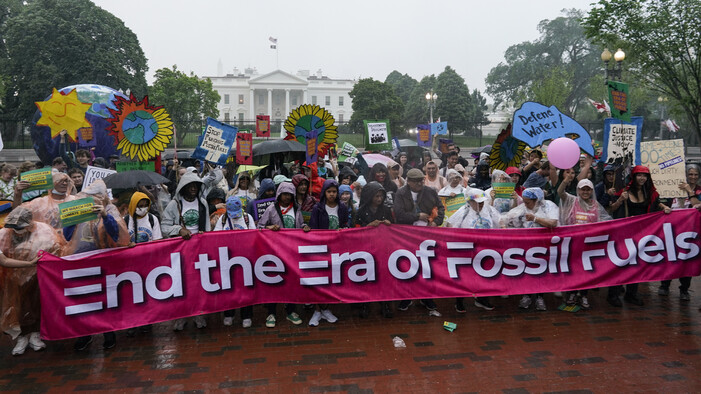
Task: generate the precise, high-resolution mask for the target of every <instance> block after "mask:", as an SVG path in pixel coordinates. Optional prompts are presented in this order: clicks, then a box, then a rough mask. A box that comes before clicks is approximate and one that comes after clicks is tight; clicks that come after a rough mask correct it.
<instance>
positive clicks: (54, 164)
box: [51, 157, 66, 167]
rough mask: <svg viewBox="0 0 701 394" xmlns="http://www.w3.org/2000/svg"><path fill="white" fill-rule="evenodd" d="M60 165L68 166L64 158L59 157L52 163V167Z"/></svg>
mask: <svg viewBox="0 0 701 394" xmlns="http://www.w3.org/2000/svg"><path fill="white" fill-rule="evenodd" d="M60 164H66V162H65V161H63V159H62V158H60V157H57V158H55V159H54V160H53V161H52V162H51V167H54V166H57V165H60Z"/></svg>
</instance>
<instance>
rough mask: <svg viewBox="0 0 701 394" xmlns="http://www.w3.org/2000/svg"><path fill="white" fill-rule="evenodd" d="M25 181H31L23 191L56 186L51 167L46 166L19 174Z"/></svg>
mask: <svg viewBox="0 0 701 394" xmlns="http://www.w3.org/2000/svg"><path fill="white" fill-rule="evenodd" d="M19 177H20V179H21V180H23V181H27V182H29V184H30V186H29V187H28V188H27V189H24V190H23V192H24V193H26V192H31V191H32V190H48V189H51V188H53V187H54V180H53V179H54V178H53V176H52V175H51V167H44V168H40V169H38V170H32V171H27V172H23V173H21V174H19Z"/></svg>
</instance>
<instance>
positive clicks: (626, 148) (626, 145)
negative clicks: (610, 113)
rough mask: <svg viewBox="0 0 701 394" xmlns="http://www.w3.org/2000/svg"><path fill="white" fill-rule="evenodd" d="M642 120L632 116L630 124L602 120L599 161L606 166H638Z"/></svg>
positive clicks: (609, 119)
mask: <svg viewBox="0 0 701 394" xmlns="http://www.w3.org/2000/svg"><path fill="white" fill-rule="evenodd" d="M642 129H643V118H642V117H641V116H633V117H632V118H631V121H630V122H624V121H622V120H619V119H613V118H606V119H604V149H603V152H602V153H601V161H603V162H604V163H606V164H617V165H620V164H622V163H625V162H627V163H631V164H635V165H637V164H640V138H641V135H642Z"/></svg>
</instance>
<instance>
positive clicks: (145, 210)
mask: <svg viewBox="0 0 701 394" xmlns="http://www.w3.org/2000/svg"><path fill="white" fill-rule="evenodd" d="M147 213H148V208H147V207H144V208H136V215H137V216H139V217H142V216H146V214H147Z"/></svg>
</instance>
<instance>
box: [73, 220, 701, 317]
mask: <svg viewBox="0 0 701 394" xmlns="http://www.w3.org/2000/svg"><path fill="white" fill-rule="evenodd" d="M674 230H675V229H674V226H673V225H672V224H671V223H667V222H665V223H662V234H660V235H659V236H658V235H654V234H644V235H641V236H640V238H639V239H634V238H624V239H619V240H617V241H613V240H611V235H610V234H604V235H597V236H589V237H586V238H584V239H583V241H582V240H581V239H579V240H578V241H577V242H576V244H577V245H580V246H581V244H580V243H583V244H584V245H586V246H585V248H584V250H583V251H582V253H581V256H580V257H581V259H577V256H574V258H575V260H573V263H579V261H581V264H582V267H583V269H584V270H585V271H594V268H595V264H597V263H598V264H613V265H615V266H616V267H627V266H636V265H638V264H639V263H641V262H642V263H648V264H657V263H660V262H662V261H668V262H679V261H687V260H691V259H694V258H697V256H699V253H700V251H701V247H700V246H699V244H698V236H699V234H698V232H695V231H685V232H681V233H679V234H675V231H674ZM572 239H573V237H569V236H565V237H562V238H561V237H559V236H553V237H552V238H550V245H545V246H534V247H530V248H528V249H524V248H516V247H514V248H508V249H505V250H503V252H501V251H500V250H495V249H491V248H480V247H479V246H478V245H476V244H475V243H474V242H445V248H443V249H441V245H440V244H439V243H438V242H437V241H436V240H431V239H429V240H423V241H421V242H420V243H419V245H418V248H416V249H413V248H409V249H410V250H407V249H397V250H394V251H392V252H391V253H390V255H389V257H388V258H387V262H386V264H387V266H386V267H387V270H388V271H389V273H390V274H391V275H392V276H393V277H394V278H396V279H398V280H409V279H413V278H416V277H417V275H418V274H419V271H420V272H421V277H422V278H424V279H427V280H431V279H434V278H433V276H434V275H433V270H432V268H433V267H432V264H438V263H439V262H443V261H445V264H446V268H447V272H448V273H449V275H450V278H451V279H454V280H459V279H461V277H469V276H470V275H471V271H474V273H475V274H476V275H477V276H479V277H482V278H495V277H497V276H499V275H503V276H506V277H518V276H521V275H529V276H540V275H544V274H546V273H551V274H557V273H568V272H570V261H569V259H570V250H571V244H572ZM546 240H547V238H546ZM575 240H577V238H575ZM546 242H547V241H546ZM329 249H330V248H329V246H328V245H302V246H298V253H299V254H300V255H301V256H303V257H306V256H309V255H314V257H312V258H313V259H310V260H306V259H304V260H301V261H299V262H298V263H297V264H298V267H299V269H300V270H301V271H302V272H304V271H306V270H322V271H321V272H324V271H323V270H325V271H328V270H329V269H330V271H331V272H330V273H329V272H326V273H325V274H322V273H321V272H319V273H316V274H315V275H316V276H310V277H303V278H300V284H301V285H303V286H318V285H329V284H334V285H342V283H343V275H344V272H347V274H346V275H347V276H348V278H347V279H348V280H350V281H351V282H353V283H361V282H374V281H376V277H377V273H376V257H375V256H373V254H372V253H370V252H367V251H362V250H357V251H352V250H351V251H345V250H344V251H340V253H332V252H333V250H329ZM412 250H413V252H412ZM578 250H581V249H578ZM217 251H218V260H216V259H210V258H209V256H208V255H207V254H206V253H199V254H197V260H196V261H189V262H182V261H181V254H180V252H174V253H170V254H169V256H170V265H161V266H157V267H155V268H153V269H152V270H151V271H150V272H149V273H148V274H139V273H137V272H134V271H125V272H121V273H120V272H116V273H110V274H109V275H105V276H104V278H102V277H101V276H100V275H103V273H102V268H101V267H86V268H80V269H67V270H63V271H62V277H63V287H62V289H63V295H64V296H65V297H67V298H70V297H84V296H86V295H92V298H91V299H90V300H89V301H90V302H85V303H82V304H77V305H70V306H66V307H65V312H64V313H65V315H66V316H69V315H76V314H85V313H88V312H97V311H101V310H103V309H104V305H105V304H106V308H117V307H119V302H120V300H121V301H122V302H127V303H129V302H130V303H131V304H134V305H136V304H143V303H144V302H145V301H146V296H148V297H149V298H150V299H153V300H159V301H162V300H166V299H169V298H179V297H183V294H184V292H183V283H184V282H183V276H182V275H183V273H182V264H183V263H184V264H186V265H187V266H188V267H190V268H194V270H195V271H199V272H198V274H199V279H200V284H201V287H202V290H204V291H205V292H207V293H217V292H220V291H225V290H230V289H234V288H236V287H237V285H235V284H234V282H236V283H241V286H242V287H252V286H254V280H255V281H259V282H262V283H265V284H270V285H272V284H278V283H282V282H283V281H284V277H283V275H284V274H285V272H286V271H285V269H286V267H285V263H284V262H283V261H282V259H281V258H280V257H278V256H276V255H274V254H264V255H261V256H255V255H249V256H247V257H244V256H233V257H231V256H230V250H229V249H228V247H226V246H220V247H217ZM448 251H449V252H450V253H451V254H452V256H449V257H446V258H441V257H440V256H439V257H437V254H439V253H446V252H448ZM389 252H390V251H387V253H389ZM193 256H194V254H193ZM318 256H322V257H318ZM253 259H256V261H255V264H254V265H252V264H251V262H252V261H253ZM405 261H408V264H402V263H404V262H405ZM190 264H191V265H190ZM288 264H289V263H288ZM237 266H238V267H239V268H240V269H241V277H240V279H238V280H237V281H235V279H237V278H238V276H234V275H233V272H234V268H235V267H237ZM469 267H471V268H472V270H470V271H459V270H458V268H469ZM217 270H219V272H218V274H219V275H217ZM186 272H192V271H190V270H186ZM317 272H318V271H317ZM461 274H462V275H461ZM142 275H145V276H146V277H145V279H144V278H143V276H142ZM164 277H167V279H169V283H170V284H169V285H168V288H166V289H162V290H161V289H159V288H158V285H157V284H158V283H163V282H164V281H163V278H164ZM216 278H221V279H220V280H221V282H217V280H216ZM167 279H166V280H165V283H168V280H167ZM74 280H81V281H82V282H80V283H77V284H76V285H75V286H74V285H72V283H71V282H72V281H74ZM88 280H92V283H85V281H88ZM123 283H128V284H130V286H120V285H121V284H123ZM161 287H163V286H161ZM130 288H131V290H129V289H130ZM120 292H121V293H120ZM129 294H130V295H131V298H130V301H127V300H129V297H128V295H129ZM99 296H103V297H104V300H100V299H95V298H96V297H99ZM120 296H121V298H120ZM79 299H80V298H79Z"/></svg>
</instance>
